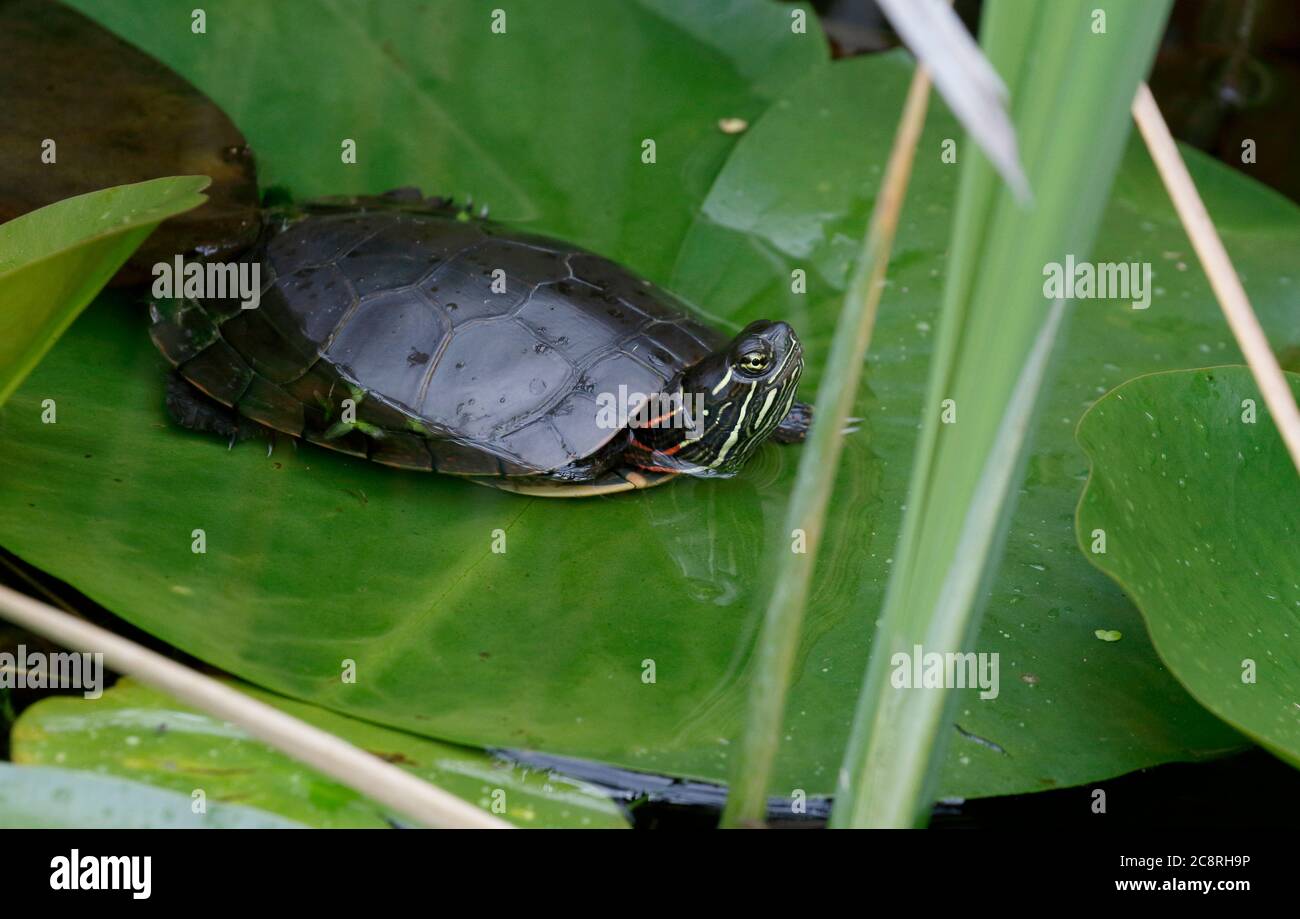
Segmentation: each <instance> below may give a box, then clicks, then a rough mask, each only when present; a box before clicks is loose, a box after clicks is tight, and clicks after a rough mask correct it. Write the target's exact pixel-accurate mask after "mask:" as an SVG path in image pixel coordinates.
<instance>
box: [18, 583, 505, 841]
mask: <svg viewBox="0 0 1300 919" xmlns="http://www.w3.org/2000/svg"><path fill="white" fill-rule="evenodd" d="M0 615H2V616H4V618H6V619H8V620H10V621H11V622H14V623H17V624H18V625H20V626H22V627H23V628H25V629H27V630H28V631H31V632H35V633H36V634H38V635H44V636H45V637H46V638H48V639H50V640H51V641H54V642H57V643H59V644H61V645H63V646H64V647H67V648H74V649H80V650H82V651H84V652H90V653H102V654H103V655H104V661H105V663H106V664H107V665H108V666H109V667H110V668H112V669H113V670H116V671H117V672H118V673H124V674H129V675H130V676H133V677H135V678H136V679H138V680H139V681H140V682H142V683H147V684H149V685H150V686H153V687H154V688H156V689H160V690H162V691H163V692H166V693H169V694H170V695H173V696H175V697H176V698H177V699H180V700H181V701H182V702H186V703H188V704H190V705H192V706H194V707H195V708H197V709H200V710H202V711H204V712H207V713H208V714H210V715H214V716H215V717H217V718H221V719H223V720H225V721H229V722H231V723H233V724H237V725H239V727H241V728H243V729H244V730H245V731H247V732H248V733H249V734H251V735H252V736H254V737H256V738H258V739H259V740H261V741H263V742H264V743H266V744H269V745H270V746H272V747H275V748H276V749H277V750H280V751H281V752H283V753H287V754H288V755H289V756H292V757H293V758H294V759H296V760H299V761H301V762H303V763H306V764H307V765H309V766H311V767H312V768H314V769H317V770H319V771H320V772H322V773H324V774H325V775H328V776H329V777H330V778H332V779H334V780H335V781H337V782H340V783H342V784H344V785H347V786H348V787H349V788H354V789H356V790H357V791H359V792H361V794H363V795H365V796H366V797H368V798H371V799H373V800H375V801H378V802H379V803H380V804H383V805H385V806H387V807H390V808H392V809H393V810H394V811H396V812H398V813H400V814H403V815H405V816H407V817H409V818H411V819H412V820H414V821H416V822H418V823H421V824H423V825H426V826H443V827H477V828H495V829H505V828H509V827H510V824H508V823H506V822H505V821H503V820H500V819H498V818H496V817H494V816H492V815H491V814H488V813H486V812H484V811H483V810H481V809H479V808H477V807H475V806H474V805H472V804H470V803H469V802H467V801H463V800H461V799H460V798H458V797H456V796H455V795H452V794H449V793H448V792H445V791H443V790H442V789H441V788H438V787H436V786H434V785H430V784H429V783H428V782H425V781H423V780H421V779H418V778H416V777H415V776H413V775H411V774H410V773H408V772H404V771H403V770H401V769H399V768H397V767H396V766H393V765H392V764H390V763H386V762H384V761H383V760H381V759H379V758H378V757H376V756H372V755H371V754H369V753H366V752H365V751H364V750H360V749H358V748H357V747H354V746H353V745H352V744H350V743H348V742H347V741H345V740H342V739H340V738H338V737H335V736H334V735H333V734H330V733H329V732H327V731H322V730H320V729H319V728H316V727H313V726H312V725H310V724H307V723H305V722H302V721H299V720H298V719H297V718H293V717H291V716H289V715H286V714H285V713H284V712H282V711H280V710H279V709H276V708H273V707H272V706H270V705H266V704H264V703H262V702H258V701H257V700H256V699H252V698H249V697H248V696H246V695H244V694H243V693H241V692H239V691H238V690H235V689H231V688H230V687H229V686H226V685H225V684H223V683H220V682H218V681H217V680H214V679H212V678H211V677H207V676H204V675H203V674H201V673H199V672H198V671H196V670H192V669H190V668H189V667H186V666H184V665H182V664H178V663H176V662H175V661H171V660H168V659H167V658H165V657H163V656H162V655H161V654H157V653H155V652H153V651H150V650H149V649H148V648H145V647H142V646H141V645H138V644H136V643H135V642H133V641H129V640H127V639H125V638H123V637H122V636H120V635H115V634H114V633H112V632H110V631H108V630H106V629H101V628H100V627H99V626H96V625H91V624H90V623H88V622H84V621H82V620H80V619H77V618H76V617H74V616H69V615H68V614H67V613H63V612H60V611H59V610H57V609H54V608H53V607H52V606H47V605H46V604H44V603H41V602H40V601H39V600H34V599H32V598H31V597H28V596H26V595H24V594H20V593H18V592H17V591H15V590H10V589H9V588H8V587H4V586H0Z"/></svg>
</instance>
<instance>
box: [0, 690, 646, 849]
mask: <svg viewBox="0 0 1300 919" xmlns="http://www.w3.org/2000/svg"><path fill="white" fill-rule="evenodd" d="M238 688H239V690H240V691H241V692H245V693H247V694H248V695H250V696H252V697H253V698H255V699H257V700H259V701H261V702H266V703H267V704H269V705H274V706H275V707H276V708H278V709H281V710H282V711H284V712H287V713H288V714H290V715H293V716H294V717H295V718H300V719H302V720H303V721H306V722H307V723H309V724H312V725H315V726H316V727H319V728H321V729H323V730H326V731H329V732H330V733H331V734H335V735H337V736H339V737H342V738H343V739H344V740H346V741H348V742H349V743H352V744H354V745H356V746H359V747H361V748H362V749H364V750H368V751H369V752H371V753H374V754H375V755H376V756H379V757H382V758H383V759H386V760H388V761H389V762H392V763H396V764H397V765H399V766H401V767H402V768H403V769H406V770H408V771H409V772H412V773H414V774H415V775H417V776H419V777H420V778H422V779H425V780H427V781H429V782H432V783H433V784H435V785H437V786H439V787H440V788H442V789H444V790H446V791H448V792H451V793H452V794H454V795H458V796H459V797H461V798H464V799H465V800H467V801H470V802H472V803H475V804H477V805H478V806H480V807H483V808H484V809H491V808H492V806H493V804H494V800H499V801H500V803H501V805H502V806H504V808H505V809H504V810H503V811H501V813H500V816H501V817H503V818H504V819H506V820H509V821H511V822H512V823H515V824H517V825H519V826H524V827H528V826H546V827H604V828H611V827H625V826H627V821H626V819H625V818H624V817H623V813H622V811H621V810H620V809H619V807H618V806H617V805H615V804H614V802H613V801H611V800H610V799H609V798H608V797H607V796H606V795H604V794H602V793H600V792H598V791H595V790H594V789H591V788H589V787H588V786H586V785H583V784H582V783H579V782H575V781H572V780H569V779H566V778H563V777H562V776H552V775H547V774H544V773H539V772H536V771H534V770H528V769H524V768H522V767H519V766H512V765H510V764H509V763H506V762H505V761H503V760H500V759H495V758H493V757H491V756H489V755H487V754H485V753H482V752H480V751H478V750H473V749H469V748H466V747H457V746H453V745H451V744H446V743H439V742H437V741H432V740H426V739H424V738H422V737H415V736H413V735H411V734H404V733H402V732H400V731H393V730H389V729H387V728H381V727H378V726H376V725H373V724H367V723H365V722H363V721H357V720H355V719H352V718H346V717H344V716H342V715H336V714H334V713H333V712H328V711H325V710H324V709H321V708H317V707H315V706H311V705H303V704H302V703H300V702H294V701H292V700H290V699H285V698H282V697H280V696H274V695H271V694H270V693H265V692H261V691H259V690H256V689H253V688H252V687H250V686H243V685H241V686H239V687H238ZM12 749H13V759H14V762H17V763H26V764H32V765H38V766H41V765H59V766H63V767H66V768H71V769H83V770H87V771H95V772H103V773H109V774H112V775H117V776H121V777H122V778H127V779H133V780H135V781H141V782H146V783H148V784H150V785H156V786H159V787H162V788H169V789H171V790H173V791H178V792H182V793H184V794H185V795H186V796H187V797H188V796H189V795H190V794H191V793H192V792H193V791H194V790H195V789H199V788H201V789H203V791H204V793H205V794H206V795H207V799H208V800H209V801H223V802H235V801H237V802H240V803H242V804H248V805H251V806H254V807H257V808H260V809H261V810H264V811H268V812H270V813H273V814H280V815H283V816H284V817H287V818H289V819H291V820H294V821H296V822H298V823H303V824H306V825H308V826H316V827H384V826H391V825H392V820H390V819H389V815H388V814H387V813H386V812H385V810H384V808H383V807H382V806H381V805H379V804H375V803H374V802H372V801H369V800H367V799H366V798H364V797H362V796H361V795H360V794H359V793H358V792H356V791H353V790H352V789H350V788H347V787H345V786H343V785H340V784H338V783H337V782H335V781H333V780H332V779H329V778H327V777H325V776H323V775H321V774H319V773H317V772H315V771H313V770H312V769H311V768H309V767H307V766H304V765H303V764H301V763H299V762H297V761H296V760H294V759H292V758H291V757H289V756H288V755H286V754H284V753H281V752H279V751H278V750H274V749H272V748H270V747H268V746H267V745H266V744H264V743H261V742H260V741H257V740H254V739H253V738H251V737H249V736H248V735H247V734H246V733H244V732H243V731H242V730H240V729H239V728H238V727H235V726H234V725H231V724H228V723H226V722H223V721H220V720H219V719H216V718H213V717H211V716H209V715H205V714H203V713H202V712H197V711H194V710H193V709H190V708H189V707H187V706H185V705H183V704H182V703H180V702H177V701H176V700H175V699H173V698H171V697H170V696H168V695H166V694H164V693H161V692H159V691H157V690H155V689H152V688H151V687H148V686H144V685H141V684H139V683H136V682H135V681H134V680H121V681H119V682H118V683H117V685H116V686H114V687H113V688H112V689H110V690H108V692H106V693H104V695H103V697H102V698H99V699H83V698H79V697H76V696H55V697H52V698H48V699H44V700H42V701H40V702H38V703H36V704H35V705H33V706H32V707H31V708H28V709H27V710H26V711H24V712H23V713H22V715H21V716H20V717H19V719H18V723H17V724H16V725H14V730H13V735H12ZM397 819H399V820H400V818H397Z"/></svg>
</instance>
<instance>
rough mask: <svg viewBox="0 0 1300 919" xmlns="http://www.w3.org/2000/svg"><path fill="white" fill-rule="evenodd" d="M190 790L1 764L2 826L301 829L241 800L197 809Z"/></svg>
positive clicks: (0, 797)
mask: <svg viewBox="0 0 1300 919" xmlns="http://www.w3.org/2000/svg"><path fill="white" fill-rule="evenodd" d="M192 807H193V803H192V799H191V798H190V796H189V795H188V794H180V793H178V792H175V791H166V790H164V789H161V788H154V787H152V786H150V785H143V784H141V783H139V782H130V781H127V780H126V779H119V778H115V777H113V776H108V775H98V774H96V773H93V772H81V771H78V770H75V769H58V768H55V767H51V766H15V765H13V764H12V763H0V827H3V828H5V829H186V830H201V829H285V830H287V829H301V828H302V824H300V823H294V822H293V821H292V820H286V819H285V818H283V817H278V816H276V815H275V814H268V813H265V812H263V811H259V810H257V809H256V808H252V807H246V806H244V805H242V804H209V805H208V809H207V813H205V814H196V813H194V811H193V809H192Z"/></svg>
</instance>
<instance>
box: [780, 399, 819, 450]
mask: <svg viewBox="0 0 1300 919" xmlns="http://www.w3.org/2000/svg"><path fill="white" fill-rule="evenodd" d="M812 419H813V407H812V406H811V405H809V404H808V403H807V402H796V403H795V404H794V405H792V406H790V414H788V415H786V416H785V417H784V418H783V419H781V423H780V424H778V425H777V426H776V430H774V431H773V432H772V440H774V441H776V442H777V443H779V444H801V443H803V442H804V439H805V438H806V437H807V436H808V429H809V428H811V427H812Z"/></svg>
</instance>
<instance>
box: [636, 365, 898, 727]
mask: <svg viewBox="0 0 1300 919" xmlns="http://www.w3.org/2000/svg"><path fill="white" fill-rule="evenodd" d="M864 389H865V387H864ZM872 404H874V398H873V397H871V396H870V394H869V391H868V393H867V398H866V399H863V398H860V399H859V400H858V405H859V408H860V409H864V408H868V407H869V406H870V405H872ZM862 414H863V415H864V416H866V417H867V419H868V420H867V421H864V422H863V424H862V429H861V430H860V431H858V432H857V433H855V434H853V435H851V436H849V437H848V438H846V439H845V443H844V450H843V453H842V455H841V460H840V468H839V472H838V476H837V484H836V488H835V492H834V496H833V498H832V503H831V507H830V509H829V511H828V514H827V532H826V534H825V537H824V538H823V540H822V546H821V554H820V556H819V557H818V561H817V568H816V573H815V575H814V582H813V586H812V589H811V590H810V592H809V601H808V606H807V609H806V612H805V619H804V627H803V640H802V641H801V643H800V648H799V653H798V657H797V659H796V664H795V677H796V679H797V678H798V675H799V674H800V673H801V672H802V671H803V668H804V665H805V662H806V658H807V655H808V653H809V651H810V650H811V649H812V648H813V647H814V646H815V645H816V644H817V642H818V641H819V640H820V639H821V638H822V637H823V636H824V635H825V634H827V633H828V632H830V631H831V629H833V628H834V627H835V626H836V625H837V624H838V623H840V622H841V621H842V620H843V618H844V617H845V616H854V617H857V618H859V619H861V620H862V622H863V629H864V633H865V632H866V631H868V630H869V629H870V622H871V621H872V620H871V617H872V616H873V613H874V606H873V607H871V608H867V607H866V606H865V605H864V604H863V602H862V600H863V598H864V596H865V597H868V598H875V597H876V595H877V594H878V593H880V592H881V591H880V590H878V589H877V588H876V587H875V585H872V584H862V586H861V587H859V588H858V589H852V590H846V589H845V588H844V585H845V584H846V583H853V584H861V582H863V581H864V578H863V573H864V569H865V568H866V559H867V558H868V553H869V552H870V551H871V547H872V540H873V531H874V523H875V521H876V519H877V518H878V516H879V515H878V513H877V507H878V506H879V503H880V496H879V492H880V487H879V486H880V463H879V458H878V457H877V456H876V454H875V453H874V452H873V451H872V449H871V447H870V443H871V431H870V415H869V412H868V411H863V412H862ZM800 455H801V453H800V451H799V449H798V448H791V447H779V446H775V445H770V444H769V445H766V446H764V447H763V448H762V449H760V450H758V451H756V453H755V454H754V456H753V457H752V458H751V460H750V462H749V464H748V465H747V466H746V467H745V469H744V470H743V471H742V472H741V473H740V475H738V476H737V477H735V478H733V479H729V480H727V481H725V482H724V481H719V480H711V481H710V480H694V479H686V478H684V479H683V480H682V481H678V482H674V483H672V484H671V485H669V486H668V487H666V488H662V489H655V490H654V491H653V492H642V493H641V495H642V507H643V508H644V510H645V513H646V516H647V517H648V518H649V521H650V525H651V537H650V538H652V539H655V540H656V541H657V542H659V543H660V544H661V545H662V547H663V548H664V549H665V550H666V552H667V554H668V556H669V557H670V558H671V559H672V561H673V563H674V564H675V565H676V566H677V568H678V570H679V571H680V573H681V575H682V578H683V580H684V581H685V583H686V584H687V585H688V586H687V590H688V591H689V593H690V596H691V598H692V599H694V600H696V601H701V602H708V603H711V604H714V605H716V606H719V607H730V608H732V609H733V611H734V612H735V614H736V615H735V617H734V619H733V621H732V622H731V623H730V628H733V629H735V632H736V642H735V645H734V646H733V649H732V653H731V658H730V660H729V661H728V663H727V666H726V667H725V668H724V669H723V671H722V672H721V673H720V674H719V675H718V677H717V679H716V680H715V681H714V682H713V685H712V687H711V688H710V689H709V690H708V691H707V692H704V693H703V694H701V696H700V698H699V701H698V703H697V704H696V705H695V706H694V707H693V708H692V710H691V712H690V713H689V714H688V715H687V716H686V717H685V718H684V719H683V720H682V722H681V724H680V726H679V734H678V736H679V738H685V737H687V736H689V735H691V734H692V733H693V729H694V728H696V727H699V726H703V725H705V724H712V725H717V724H719V723H725V724H738V723H739V720H738V719H739V717H740V715H741V714H742V712H743V709H744V705H745V692H744V687H745V686H746V685H747V683H748V681H747V680H741V675H742V674H743V673H744V672H745V670H746V669H747V667H748V664H749V660H750V658H751V657H752V656H753V653H754V646H755V641H756V639H757V637H758V631H759V627H760V624H761V623H762V620H763V615H764V613H765V611H766V608H767V602H768V597H769V596H770V587H771V579H772V577H773V575H774V573H775V571H776V569H777V560H778V558H779V553H782V552H788V551H790V549H791V542H792V541H791V538H790V534H788V533H785V532H784V527H785V516H786V511H787V505H788V499H789V496H790V492H791V489H792V488H793V485H794V479H795V473H796V470H797V467H798V463H799V457H800ZM871 602H873V603H874V605H877V606H878V605H879V601H878V598H876V599H874V600H872V601H871ZM742 617H743V621H736V620H741V619H742ZM719 719H721V720H719Z"/></svg>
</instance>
